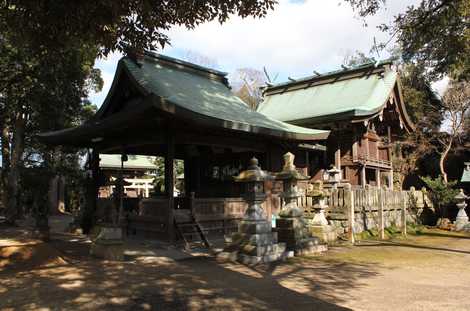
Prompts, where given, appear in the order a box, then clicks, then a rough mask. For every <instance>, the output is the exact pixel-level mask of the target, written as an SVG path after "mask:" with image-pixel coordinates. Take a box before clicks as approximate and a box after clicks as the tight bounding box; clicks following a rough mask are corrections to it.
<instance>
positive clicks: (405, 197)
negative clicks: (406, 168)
mask: <svg viewBox="0 0 470 311" xmlns="http://www.w3.org/2000/svg"><path fill="white" fill-rule="evenodd" d="M413 195H414V193H413ZM402 198H403V203H402V211H401V217H402V218H401V227H402V228H401V233H402V234H403V235H404V236H406V235H407V232H406V214H407V206H408V200H409V196H408V193H407V192H406V191H402Z"/></svg>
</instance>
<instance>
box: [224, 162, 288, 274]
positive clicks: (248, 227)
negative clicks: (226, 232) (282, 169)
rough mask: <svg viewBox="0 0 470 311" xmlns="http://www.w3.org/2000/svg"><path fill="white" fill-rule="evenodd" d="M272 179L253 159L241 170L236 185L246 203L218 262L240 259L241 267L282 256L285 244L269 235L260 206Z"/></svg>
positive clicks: (268, 228) (269, 229) (274, 259)
mask: <svg viewBox="0 0 470 311" xmlns="http://www.w3.org/2000/svg"><path fill="white" fill-rule="evenodd" d="M272 179H273V176H272V175H270V174H269V173H267V172H266V171H263V170H261V168H260V167H259V166H258V160H257V159H256V158H252V159H251V160H250V164H249V166H248V169H247V170H246V171H242V172H241V173H240V174H239V175H238V176H237V177H235V181H236V182H240V183H243V184H244V192H245V194H244V196H243V199H244V200H245V201H246V203H247V204H248V208H247V209H246V211H245V215H244V216H243V220H242V221H241V222H240V223H239V225H238V232H237V233H235V234H233V236H232V243H231V244H230V245H228V246H227V247H226V248H225V249H224V251H223V252H222V253H220V254H219V255H218V256H217V257H218V258H219V259H230V260H239V261H241V262H243V263H244V264H250V265H252V264H257V263H261V262H272V261H277V260H279V259H282V258H283V257H284V256H285V248H286V246H285V244H284V243H277V234H276V233H275V232H272V229H271V222H269V221H268V220H267V217H266V213H265V212H264V210H263V208H262V207H261V204H262V203H263V202H264V201H265V199H266V194H265V192H264V182H265V181H266V180H272Z"/></svg>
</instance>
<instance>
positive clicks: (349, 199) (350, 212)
mask: <svg viewBox="0 0 470 311" xmlns="http://www.w3.org/2000/svg"><path fill="white" fill-rule="evenodd" d="M344 196H345V199H346V204H347V206H348V209H347V216H348V229H349V231H348V240H349V242H351V244H354V242H355V239H354V192H353V191H352V187H351V184H345V185H344Z"/></svg>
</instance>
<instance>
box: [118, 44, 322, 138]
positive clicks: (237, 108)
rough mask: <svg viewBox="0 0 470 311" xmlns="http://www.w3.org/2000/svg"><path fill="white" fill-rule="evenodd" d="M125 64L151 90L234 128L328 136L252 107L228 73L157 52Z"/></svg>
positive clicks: (304, 135)
mask: <svg viewBox="0 0 470 311" xmlns="http://www.w3.org/2000/svg"><path fill="white" fill-rule="evenodd" d="M121 63H122V64H123V65H124V66H125V67H126V69H127V70H128V72H129V73H130V74H131V75H132V76H133V77H134V79H135V81H136V82H137V83H138V85H140V86H141V87H143V89H144V90H145V91H146V92H147V93H152V94H155V95H158V96H160V97H162V98H163V99H164V100H166V101H168V102H171V103H173V104H175V105H177V106H179V107H181V108H184V109H186V110H189V111H191V112H193V113H196V114H198V115H201V116H205V117H210V118H213V119H218V120H220V121H223V122H225V123H227V122H226V121H230V122H231V123H233V125H231V126H230V127H231V128H232V129H235V130H241V131H247V132H253V131H254V130H253V128H262V129H268V130H274V131H278V132H285V133H287V134H292V135H286V136H293V137H292V138H295V136H296V135H297V134H299V135H301V136H303V139H304V140H305V139H306V136H308V135H311V137H310V138H311V139H312V140H313V139H322V138H323V139H324V138H326V137H327V136H328V131H322V130H316V129H309V128H304V127H299V126H295V125H291V124H288V123H284V122H281V121H279V120H276V119H274V118H270V117H269V116H266V115H264V114H261V113H259V112H256V111H253V110H251V109H250V108H249V107H248V106H247V105H246V104H245V103H244V102H243V101H242V100H241V99H240V98H238V97H237V96H235V95H234V94H233V93H232V92H231V90H230V87H229V85H228V82H227V79H226V78H225V75H226V74H225V73H222V72H219V71H215V70H212V69H207V68H204V67H201V66H197V65H194V64H191V63H188V62H184V61H181V60H177V59H174V58H170V57H167V56H163V55H159V54H155V53H146V55H145V57H144V58H143V59H142V60H141V61H139V63H136V62H134V61H133V60H131V59H129V58H127V57H124V58H123V59H122V60H121Z"/></svg>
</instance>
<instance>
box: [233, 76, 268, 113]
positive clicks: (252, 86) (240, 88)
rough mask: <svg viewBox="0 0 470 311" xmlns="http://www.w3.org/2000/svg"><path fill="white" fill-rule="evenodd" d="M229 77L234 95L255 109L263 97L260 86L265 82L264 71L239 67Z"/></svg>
mask: <svg viewBox="0 0 470 311" xmlns="http://www.w3.org/2000/svg"><path fill="white" fill-rule="evenodd" d="M229 79H230V84H231V85H232V88H233V91H234V93H235V95H237V96H238V97H240V99H241V100H243V101H244V102H245V103H246V104H247V105H248V106H249V107H250V108H251V109H253V110H256V109H257V108H258V105H259V104H260V102H261V100H262V97H263V94H262V89H261V88H262V87H263V86H264V85H266V82H267V81H266V76H265V74H264V72H262V71H261V70H257V69H254V68H240V69H237V70H235V72H234V73H232V74H231V75H230V77H229Z"/></svg>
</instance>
